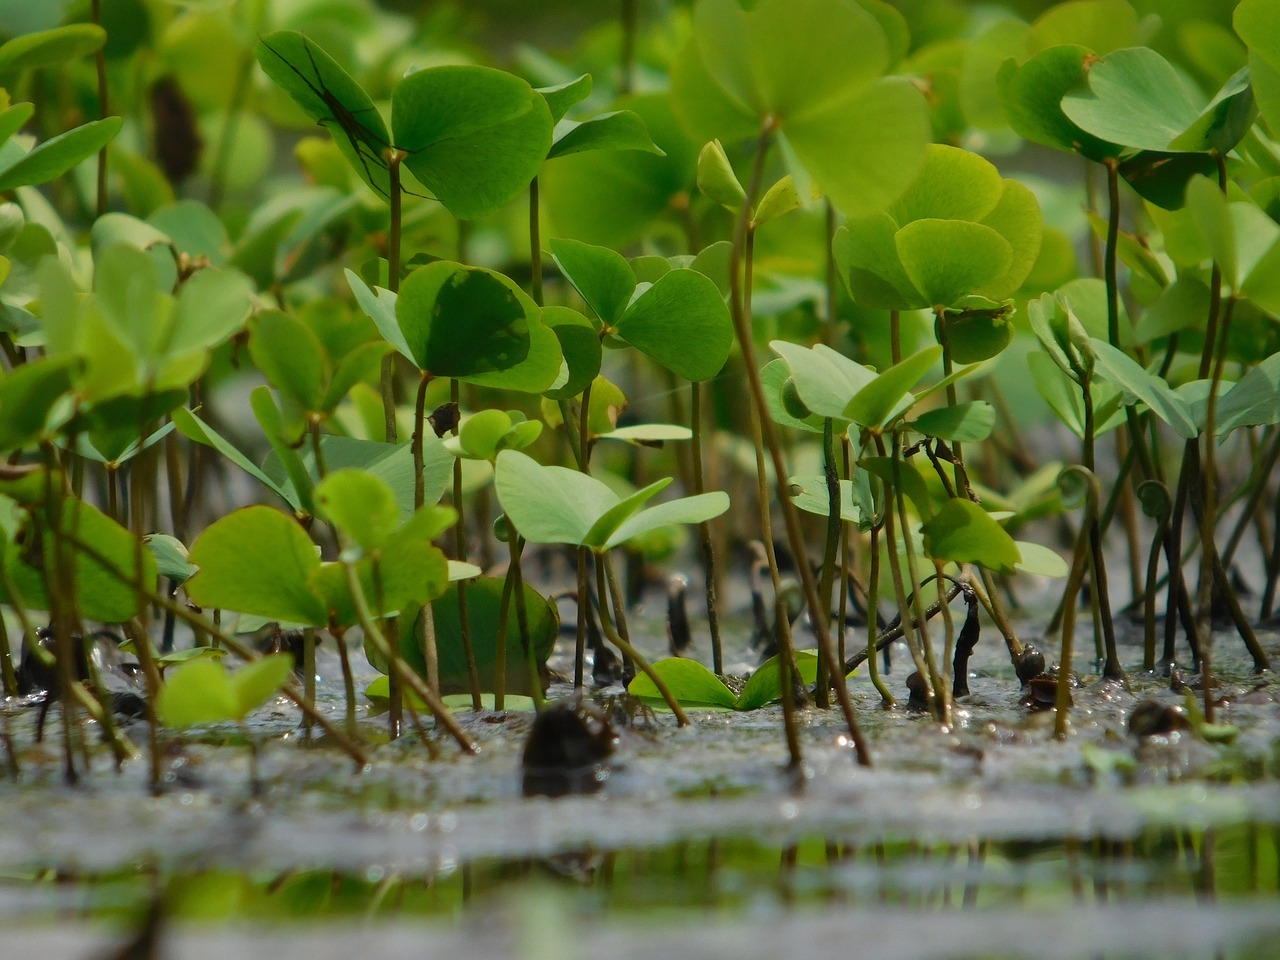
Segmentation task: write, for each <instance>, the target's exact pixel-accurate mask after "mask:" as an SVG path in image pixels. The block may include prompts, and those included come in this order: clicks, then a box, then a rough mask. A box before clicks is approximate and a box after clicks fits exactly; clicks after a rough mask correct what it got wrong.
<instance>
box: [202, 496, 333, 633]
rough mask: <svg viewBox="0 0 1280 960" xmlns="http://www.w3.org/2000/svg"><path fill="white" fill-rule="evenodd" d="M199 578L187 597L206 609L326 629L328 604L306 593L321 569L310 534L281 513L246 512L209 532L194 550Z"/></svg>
mask: <svg viewBox="0 0 1280 960" xmlns="http://www.w3.org/2000/svg"><path fill="white" fill-rule="evenodd" d="M191 562H192V563H194V564H195V565H196V566H198V567H199V568H200V571H199V573H197V574H196V575H195V576H194V577H192V578H191V579H190V580H188V581H187V585H186V588H187V594H188V596H190V597H191V600H192V602H194V603H198V604H200V605H201V606H203V607H221V608H224V609H227V610H236V611H239V612H240V613H252V614H257V615H258V616H261V617H269V618H270V619H272V620H283V621H287V622H290V623H303V624H310V625H313V626H323V625H324V624H325V623H327V622H328V611H327V610H326V609H325V607H324V604H323V603H321V602H320V599H319V598H318V597H316V596H315V595H314V594H313V593H312V592H311V591H310V590H309V589H308V587H307V578H308V576H309V575H310V574H311V572H312V571H313V570H315V568H316V567H318V566H319V565H320V558H319V556H318V555H317V552H316V548H315V544H313V543H312V542H311V538H310V537H308V536H307V534H306V531H304V530H303V529H302V527H301V526H300V525H299V524H298V523H297V521H295V520H293V519H292V518H291V517H287V516H285V515H284V514H283V513H280V512H279V511H278V510H273V509H271V508H270V507H258V506H255V507H244V508H242V509H240V510H236V511H234V512H233V513H229V514H227V516H225V517H223V518H222V519H221V520H218V521H217V522H216V523H214V524H213V525H212V526H210V527H209V528H208V529H206V530H205V531H204V532H203V533H202V534H200V536H199V537H197V538H196V541H195V543H193V544H192V545H191Z"/></svg>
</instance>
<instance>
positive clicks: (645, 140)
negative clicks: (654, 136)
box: [547, 110, 663, 160]
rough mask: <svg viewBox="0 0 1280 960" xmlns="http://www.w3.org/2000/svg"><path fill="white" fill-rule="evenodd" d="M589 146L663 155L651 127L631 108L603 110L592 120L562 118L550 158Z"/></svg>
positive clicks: (562, 155) (586, 148) (588, 148)
mask: <svg viewBox="0 0 1280 960" xmlns="http://www.w3.org/2000/svg"><path fill="white" fill-rule="evenodd" d="M588 150H639V151H641V152H643V153H654V154H657V155H658V156H662V155H663V153H662V149H661V148H660V147H659V146H658V145H657V144H656V143H654V142H653V141H652V140H651V139H650V138H649V129H648V128H647V127H646V126H645V125H644V120H642V119H641V118H640V115H639V114H637V113H635V112H634V111H632V110H614V111H611V112H609V113H601V114H598V115H597V116H594V117H592V118H591V119H589V120H583V121H580V122H579V121H576V120H561V121H560V122H559V123H557V124H556V128H555V131H554V134H553V142H552V144H551V151H550V152H549V153H548V154H547V159H548V160H554V159H555V158H556V157H565V156H568V155H569V154H571V153H583V152H585V151H588Z"/></svg>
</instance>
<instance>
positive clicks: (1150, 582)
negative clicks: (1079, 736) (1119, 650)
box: [1138, 480, 1169, 670]
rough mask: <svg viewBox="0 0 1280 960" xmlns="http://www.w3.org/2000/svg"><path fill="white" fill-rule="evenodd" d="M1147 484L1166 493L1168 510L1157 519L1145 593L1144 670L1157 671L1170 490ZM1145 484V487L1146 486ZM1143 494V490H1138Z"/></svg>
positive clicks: (1148, 563) (1143, 598)
mask: <svg viewBox="0 0 1280 960" xmlns="http://www.w3.org/2000/svg"><path fill="white" fill-rule="evenodd" d="M1146 483H1154V484H1159V485H1160V488H1161V489H1162V490H1163V491H1164V502H1165V504H1166V509H1164V510H1163V511H1161V513H1160V516H1159V517H1157V518H1156V533H1155V536H1154V537H1152V538H1151V552H1150V554H1149V555H1148V556H1147V582H1146V589H1145V590H1144V591H1143V596H1142V603H1143V617H1142V623H1143V638H1142V669H1143V670H1155V668H1156V590H1157V586H1156V580H1157V576H1156V575H1157V572H1158V570H1159V565H1160V548H1161V547H1162V546H1163V544H1164V537H1165V532H1166V531H1167V530H1168V528H1169V510H1168V503H1169V490H1168V488H1167V487H1165V485H1164V484H1162V483H1160V481H1159V480H1148V481H1146ZM1145 485H1146V484H1144V485H1143V486H1145ZM1138 490H1139V493H1141V490H1142V488H1141V487H1139V488H1138Z"/></svg>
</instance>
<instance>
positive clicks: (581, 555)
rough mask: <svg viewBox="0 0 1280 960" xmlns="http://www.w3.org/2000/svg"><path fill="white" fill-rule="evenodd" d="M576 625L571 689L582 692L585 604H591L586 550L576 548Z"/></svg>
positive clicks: (585, 637)
mask: <svg viewBox="0 0 1280 960" xmlns="http://www.w3.org/2000/svg"><path fill="white" fill-rule="evenodd" d="M577 553H578V624H577V628H578V629H577V635H576V637H575V638H574V640H575V642H574V654H573V689H574V690H575V691H580V690H582V688H583V686H584V685H585V679H584V673H585V669H584V667H585V663H586V659H587V604H589V603H590V602H591V592H590V588H589V587H588V584H587V548H586V547H578V550H577Z"/></svg>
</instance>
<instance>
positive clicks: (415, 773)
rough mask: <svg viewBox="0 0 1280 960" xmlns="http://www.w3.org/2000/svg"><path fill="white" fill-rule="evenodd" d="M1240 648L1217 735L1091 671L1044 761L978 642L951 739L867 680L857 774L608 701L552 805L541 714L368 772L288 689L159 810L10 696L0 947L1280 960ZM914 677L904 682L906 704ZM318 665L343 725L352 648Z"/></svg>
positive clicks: (208, 747) (1047, 721)
mask: <svg viewBox="0 0 1280 960" xmlns="http://www.w3.org/2000/svg"><path fill="white" fill-rule="evenodd" d="M660 629H661V627H660V624H659V625H658V627H657V629H656V630H653V631H651V633H650V635H649V636H648V638H647V640H648V645H649V646H650V647H652V648H653V650H654V652H657V651H658V649H659V647H660V643H661V640H660V638H659V636H658V635H657V634H658V630H660ZM1263 636H1264V641H1265V643H1266V646H1267V648H1268V652H1269V653H1270V654H1271V655H1272V656H1280V635H1278V634H1277V633H1275V632H1274V631H1273V632H1271V633H1269V634H1264V635H1263ZM1082 642H1084V643H1088V642H1090V641H1089V640H1088V638H1087V637H1085V638H1083V641H1082ZM996 643H998V641H996ZM563 646H564V647H565V650H562V651H559V652H558V653H557V659H556V660H554V661H553V666H554V665H557V664H559V665H564V662H565V661H564V658H565V657H566V656H567V649H568V644H564V645H563ZM1238 646H1239V645H1238V641H1235V640H1234V638H1232V637H1229V636H1226V635H1224V636H1222V637H1221V638H1220V639H1219V641H1218V651H1219V652H1218V654H1217V657H1216V668H1217V669H1218V670H1219V672H1220V675H1221V678H1222V686H1221V688H1220V689H1219V695H1220V698H1221V700H1222V702H1223V706H1222V707H1221V709H1220V712H1219V718H1218V719H1219V721H1220V722H1224V723H1229V724H1231V725H1234V726H1235V727H1237V728H1238V734H1237V735H1235V736H1234V739H1232V740H1231V742H1229V743H1210V742H1206V741H1205V740H1203V739H1201V738H1200V737H1198V736H1196V735H1194V734H1193V733H1191V732H1189V731H1186V730H1178V729H1171V730H1163V731H1162V732H1160V733H1157V734H1156V735H1154V736H1150V737H1147V738H1145V739H1138V738H1136V737H1134V736H1133V735H1131V734H1130V732H1129V718H1130V715H1131V714H1132V712H1133V710H1134V708H1135V706H1137V705H1138V704H1140V703H1142V702H1144V701H1151V700H1153V701H1155V702H1156V703H1158V704H1160V705H1162V706H1166V707H1169V708H1176V707H1178V706H1180V705H1182V703H1183V700H1184V693H1181V692H1175V691H1174V690H1172V689H1171V686H1170V683H1169V680H1168V678H1165V677H1160V676H1138V675H1131V676H1130V677H1129V681H1128V684H1127V686H1125V685H1117V684H1110V683H1102V682H1099V681H1098V679H1097V678H1096V677H1095V676H1089V675H1085V676H1084V677H1083V678H1082V679H1083V681H1084V686H1083V687H1082V688H1081V689H1078V690H1076V691H1075V704H1076V706H1075V709H1074V710H1073V713H1072V731H1071V736H1070V738H1069V739H1068V740H1067V741H1066V742H1057V741H1055V740H1054V739H1053V737H1052V714H1051V712H1031V711H1029V710H1027V709H1026V708H1025V707H1023V706H1021V705H1020V699H1021V697H1020V689H1019V683H1018V681H1017V679H1016V678H1015V676H1014V674H1013V670H1012V668H1011V667H1010V666H1009V663H1008V660H1007V658H1006V657H1005V656H1004V655H1003V649H1002V648H998V647H996V646H995V645H994V644H993V643H992V640H991V638H984V641H983V643H981V644H979V646H978V650H977V652H976V653H975V655H974V658H973V660H972V661H971V664H970V666H971V669H972V674H971V678H970V690H971V693H970V695H969V696H968V697H966V698H964V699H963V700H962V701H961V702H960V704H959V705H958V706H959V708H960V709H959V714H958V717H957V720H958V723H957V726H956V728H955V729H953V730H951V731H949V732H944V731H942V730H940V729H939V728H938V727H937V725H936V724H934V723H933V722H932V721H931V720H930V719H929V718H928V717H927V715H920V714H915V713H910V712H908V711H906V710H895V711H892V712H885V711H882V710H880V709H879V708H878V704H879V698H878V696H877V695H876V694H875V692H874V690H873V689H872V687H871V685H870V683H869V682H868V681H867V679H866V678H865V676H864V675H861V674H860V675H859V676H857V677H855V678H854V679H853V680H852V681H851V683H852V689H853V692H854V699H855V702H856V704H857V706H858V708H859V711H860V716H861V718H862V722H863V724H864V727H865V728H866V731H867V734H868V738H869V740H870V742H871V744H872V745H873V749H874V751H875V752H874V761H875V766H874V767H872V768H871V769H866V768H862V767H859V766H858V765H857V764H856V763H855V762H854V754H853V752H852V747H851V745H850V744H849V742H848V739H847V737H846V735H845V734H846V731H845V730H844V728H843V725H842V723H841V719H840V715H839V713H838V711H834V710H833V711H816V710H811V711H806V712H805V713H804V714H802V718H801V723H802V727H803V732H802V743H803V747H804V752H805V756H806V764H805V767H804V769H803V770H802V771H800V772H799V773H798V774H796V773H790V772H788V771H786V769H785V761H786V751H785V745H784V742H783V738H782V736H781V715H780V710H779V708H777V707H772V708H766V709H763V710H758V711H754V712H750V713H715V712H709V711H691V712H690V717H691V720H692V724H691V726H690V727H688V728H685V729H678V728H677V727H676V725H675V722H674V720H673V718H672V717H671V716H670V714H666V713H649V712H646V711H637V710H634V709H632V708H629V707H628V705H627V704H625V703H623V702H620V701H614V702H609V701H606V702H605V703H604V704H603V705H602V707H601V709H602V710H603V712H604V716H605V718H606V719H607V721H608V722H609V723H610V724H611V726H612V727H613V729H614V730H615V732H616V742H615V743H614V745H613V748H612V751H611V752H609V753H608V756H603V755H599V756H597V755H595V754H592V759H593V761H599V762H598V764H597V765H596V766H595V767H594V768H593V770H594V772H593V774H592V778H591V779H592V784H593V785H592V789H591V791H589V792H582V791H580V792H578V794H577V795H571V796H563V797H559V798H549V797H545V796H525V795H524V791H522V783H523V782H525V781H524V778H523V777H522V770H521V760H522V755H523V752H524V749H525V742H526V740H527V738H528V734H529V731H530V728H531V726H532V722H533V721H532V717H531V715H529V714H523V713H517V712H507V713H495V712H492V711H488V712H482V713H469V712H463V713H460V714H459V719H460V721H461V722H462V724H463V725H464V727H465V728H466V730H467V731H468V733H469V734H470V735H471V736H472V737H473V738H474V739H475V740H476V741H477V742H478V743H479V745H480V752H479V754H478V755H477V756H474V757H464V756H461V755H460V754H459V753H458V751H457V749H456V747H455V746H454V745H453V743H452V741H451V740H447V739H445V738H443V737H440V738H438V739H435V741H434V747H435V749H436V751H437V753H438V757H437V758H436V759H431V757H430V756H429V755H428V751H427V749H426V747H424V745H423V744H422V742H421V741H420V740H418V739H417V738H416V737H414V736H412V735H409V736H406V737H404V738H402V739H400V740H398V741H395V742H387V741H386V740H385V736H384V735H383V734H382V730H383V726H384V719H383V718H380V717H376V716H370V715H369V714H368V713H367V712H366V711H362V713H361V719H360V723H361V727H362V730H363V731H364V733H365V734H366V735H367V736H368V738H369V739H371V740H374V741H378V740H379V739H381V742H380V743H378V745H376V746H374V747H372V749H371V760H372V763H371V765H370V767H369V768H368V769H366V770H364V771H359V772H357V771H354V770H353V769H352V766H351V764H350V761H348V760H347V759H346V758H345V756H344V755H342V754H340V753H339V752H338V751H337V750H336V749H334V748H333V747H331V746H328V745H326V744H324V743H318V742H314V741H312V740H310V739H308V738H307V737H305V736H303V735H302V733H301V732H300V731H299V730H298V718H297V715H296V714H295V713H294V711H293V710H292V708H290V707H289V706H288V704H287V703H286V702H285V701H283V700H282V701H279V702H277V703H274V704H269V705H268V706H267V707H265V708H264V709H262V710H260V711H259V712H258V713H256V714H255V715H254V716H253V718H252V719H251V723H250V732H251V734H252V735H253V736H255V737H257V738H259V739H260V740H261V742H262V750H261V775H262V779H263V781H264V787H265V789H264V790H263V791H262V793H261V795H260V796H256V797H255V796H253V795H252V794H251V792H250V789H249V766H248V751H247V749H246V747H245V737H244V733H243V732H242V731H241V730H239V729H238V728H234V727H210V728H206V729H199V730H196V731H194V732H193V733H191V734H189V735H186V736H184V737H182V738H181V739H180V740H179V739H174V740H173V741H171V742H170V743H169V744H168V746H167V747H166V766H165V789H164V791H163V793H162V794H161V795H160V796H151V795H150V794H149V792H148V791H147V790H146V783H145V778H146V775H147V771H146V769H145V768H146V765H145V763H142V762H135V763H131V764H126V765H125V767H124V768H123V769H122V770H121V771H119V772H118V773H117V772H113V771H112V769H111V766H110V761H109V758H108V757H107V756H106V755H105V754H103V755H99V756H98V757H97V758H96V760H95V770H94V771H93V772H92V773H91V775H90V776H89V777H88V778H86V780H85V781H84V782H83V783H82V784H81V785H80V786H78V787H75V788H69V787H66V786H64V785H63V784H62V782H61V779H60V765H59V763H58V761H57V757H56V745H57V743H58V738H57V736H56V732H57V725H56V722H53V721H51V722H52V725H51V728H50V734H49V736H48V737H47V739H46V741H45V743H44V745H35V744H34V742H33V741H34V718H35V710H33V709H31V708H30V707H27V706H24V705H22V704H20V703H17V702H10V703H9V704H7V705H6V710H7V713H8V715H9V716H8V723H9V729H10V734H11V736H12V738H13V740H14V742H15V743H16V744H18V746H19V755H18V759H19V762H20V764H21V766H22V776H21V778H19V779H18V780H16V781H15V780H11V779H10V780H5V781H3V782H0V811H2V813H0V943H3V944H4V949H3V950H0V955H3V956H5V957H11V956H12V957H28V956H31V957H34V956H59V957H61V956H66V957H81V956H83V957H96V956H109V955H111V951H112V950H115V949H119V948H120V947H121V946H122V945H124V946H129V945H132V946H135V947H136V946H139V944H138V943H133V944H130V940H131V939H132V938H136V937H138V936H140V935H142V934H145V936H143V940H147V939H148V937H149V936H151V935H154V936H155V937H158V941H156V942H158V944H159V948H158V949H159V952H158V953H154V954H151V955H155V956H165V957H170V956H172V957H192V958H196V957H201V958H202V957H206V956H207V957H214V956H218V957H225V956H227V955H235V953H236V951H237V950H239V951H244V950H249V953H246V954H245V955H249V954H250V953H256V954H257V955H261V952H260V951H261V945H262V943H263V942H264V938H265V939H267V940H269V941H270V943H271V944H272V946H271V949H272V951H273V953H274V955H275V956H277V957H279V958H285V957H292V956H295V955H296V956H299V957H302V956H306V957H307V958H309V960H319V958H326V957H335V958H336V957H343V958H346V957H349V956H351V955H352V953H353V952H355V951H360V952H361V953H364V954H368V955H370V956H379V957H395V956H426V955H437V954H438V955H444V953H445V951H448V953H449V955H450V956H455V957H462V958H466V957H494V956H528V957H548V958H550V957H578V956H582V957H587V956H607V957H614V958H628V957H651V956H663V955H673V954H677V953H678V954H680V955H682V956H684V957H735V958H740V957H743V956H765V955H778V954H784V955H792V954H799V953H802V952H810V953H814V954H816V955H819V956H822V955H835V954H836V953H837V952H839V953H840V954H845V953H848V952H850V951H853V952H855V953H856V955H863V956H873V955H874V956H877V957H903V958H908V957H913V958H934V957H937V958H942V957H948V958H950V957H974V958H977V957H1009V958H1013V957H1027V958H1032V957H1034V958H1052V957H1064V958H1065V957H1126V958H1128V957H1133V958H1139V957H1151V958H1156V957H1159V958H1165V957H1189V958H1190V957H1196V958H1199V957H1204V958H1206V960H1208V958H1214V957H1219V956H1221V957H1240V958H1263V957H1275V956H1280V946H1277V945H1278V944H1280V910H1277V909H1276V903H1277V900H1278V895H1280V704H1278V703H1277V700H1278V699H1280V687H1277V685H1276V684H1275V682H1274V681H1273V679H1272V678H1271V677H1269V676H1263V677H1256V676H1253V675H1252V674H1251V673H1250V672H1249V663H1248V661H1247V660H1246V659H1245V658H1244V657H1242V656H1236V655H1235V649H1236V647H1238ZM737 654H738V656H739V659H742V660H745V651H737ZM1126 654H1127V655H1126V662H1136V661H1138V660H1139V659H1140V653H1139V652H1138V651H1137V650H1136V648H1134V647H1132V646H1130V647H1128V648H1126ZM356 659H357V660H359V659H360V658H359V657H358V656H357V657H356ZM907 662H908V661H907V658H906V657H905V655H903V654H902V653H901V651H899V655H898V656H897V658H896V660H895V664H894V672H893V673H892V674H891V675H890V680H891V683H892V684H893V686H894V688H895V689H896V690H898V691H899V692H900V693H901V695H902V700H903V702H905V701H906V689H905V683H904V681H905V674H906V672H907V668H906V664H907ZM1077 667H1079V662H1077ZM366 669H367V668H366ZM320 673H321V680H322V682H321V683H320V686H319V690H320V700H321V704H322V706H323V707H324V709H325V710H326V712H327V713H328V714H329V715H330V716H331V717H332V718H333V719H334V720H335V721H338V722H340V721H341V719H342V715H343V703H342V697H341V679H340V673H339V670H338V665H337V660H336V657H332V658H329V657H327V656H322V657H321V659H320ZM371 677H372V674H369V675H368V676H366V677H364V678H363V679H365V680H367V679H371ZM569 692H570V691H569V689H568V687H567V686H565V685H557V686H555V687H553V690H552V694H553V696H555V695H568V693H569ZM632 707H633V705H632ZM1146 709H1148V710H1150V709H1151V708H1149V707H1148V708H1146ZM56 713H57V711H54V714H53V715H52V716H53V717H56ZM144 734H145V731H143V730H135V731H134V732H133V736H134V738H135V740H136V741H137V742H140V743H144V742H145V735H144ZM597 788H598V789H597ZM148 918H150V921H151V922H150V923H149V922H148ZM148 942H150V941H148ZM250 944H253V945H255V946H253V947H250V946H249V945H250ZM151 946H155V943H151ZM229 951H230V953H229ZM784 952H785V953H784ZM137 955H140V956H147V955H148V954H145V953H142V954H137Z"/></svg>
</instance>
